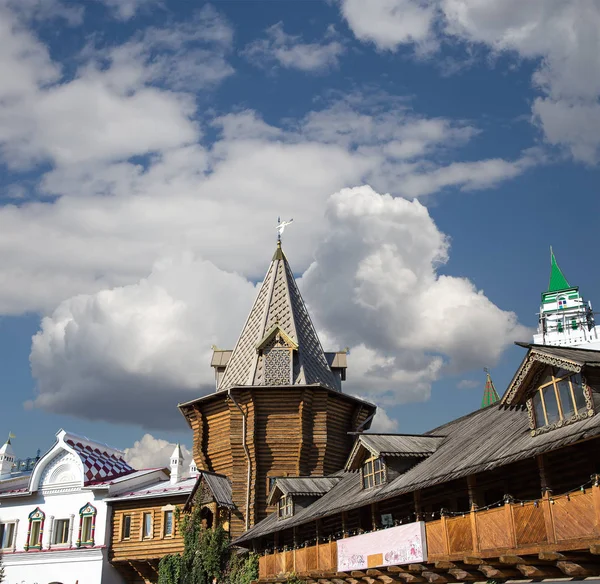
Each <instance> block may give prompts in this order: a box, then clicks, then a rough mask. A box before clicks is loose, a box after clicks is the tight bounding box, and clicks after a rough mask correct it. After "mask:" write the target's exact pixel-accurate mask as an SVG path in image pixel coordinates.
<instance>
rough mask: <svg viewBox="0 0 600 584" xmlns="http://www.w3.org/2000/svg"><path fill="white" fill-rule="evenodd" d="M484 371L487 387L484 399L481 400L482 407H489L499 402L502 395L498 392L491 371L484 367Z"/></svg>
mask: <svg viewBox="0 0 600 584" xmlns="http://www.w3.org/2000/svg"><path fill="white" fill-rule="evenodd" d="M484 371H485V374H486V379H485V388H484V390H483V399H482V400H481V407H482V408H487V407H488V406H491V405H492V404H495V403H496V402H499V401H500V396H499V395H498V392H497V391H496V388H495V387H494V382H493V381H492V376H491V375H490V372H489V371H488V370H487V369H484Z"/></svg>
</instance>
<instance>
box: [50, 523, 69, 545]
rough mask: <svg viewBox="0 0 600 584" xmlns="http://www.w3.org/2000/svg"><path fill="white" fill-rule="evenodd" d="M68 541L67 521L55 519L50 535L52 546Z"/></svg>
mask: <svg viewBox="0 0 600 584" xmlns="http://www.w3.org/2000/svg"><path fill="white" fill-rule="evenodd" d="M68 541H69V520H68V519H55V520H54V533H53V535H52V543H53V544H61V543H68Z"/></svg>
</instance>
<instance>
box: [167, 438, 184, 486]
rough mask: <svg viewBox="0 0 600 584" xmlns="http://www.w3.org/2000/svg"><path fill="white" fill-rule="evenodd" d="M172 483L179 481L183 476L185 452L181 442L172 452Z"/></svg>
mask: <svg viewBox="0 0 600 584" xmlns="http://www.w3.org/2000/svg"><path fill="white" fill-rule="evenodd" d="M170 466H171V484H172V485H174V484H175V483H178V482H179V481H180V480H181V479H182V478H183V454H182V452H181V446H180V445H179V443H177V445H176V446H175V450H173V454H171V464H170Z"/></svg>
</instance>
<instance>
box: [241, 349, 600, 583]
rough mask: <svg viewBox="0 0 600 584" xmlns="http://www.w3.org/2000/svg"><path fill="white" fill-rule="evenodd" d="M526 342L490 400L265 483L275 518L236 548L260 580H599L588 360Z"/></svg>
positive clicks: (595, 443)
mask: <svg viewBox="0 0 600 584" xmlns="http://www.w3.org/2000/svg"><path fill="white" fill-rule="evenodd" d="M524 346H525V347H526V348H527V355H526V356H525V359H524V360H523V362H522V363H521V365H520V366H519V368H518V369H517V371H516V373H515V375H514V378H513V380H512V381H511V383H510V385H509V387H508V389H507V390H506V392H505V393H504V395H503V397H502V399H501V400H500V401H499V402H496V403H494V400H490V402H491V404H490V405H489V406H487V407H484V408H482V409H479V410H477V411H475V412H473V413H471V414H469V415H467V416H464V417H462V418H459V419H457V420H454V421H452V422H450V423H448V424H445V425H443V426H440V427H438V428H435V429H433V430H431V431H430V432H428V433H425V434H423V435H419V436H407V435H385V434H364V433H359V434H357V436H356V441H355V444H354V447H353V449H352V451H351V453H350V454H349V456H348V458H347V460H346V464H345V467H344V469H343V470H341V471H339V472H336V473H333V474H331V475H330V476H329V477H327V478H328V479H329V482H326V481H325V480H318V481H312V482H311V481H306V480H304V479H297V480H295V479H293V478H291V477H288V478H285V479H282V480H277V481H276V483H275V485H274V487H273V490H272V499H273V500H272V501H271V502H272V503H273V504H274V505H275V504H277V507H276V508H277V512H275V513H273V514H271V515H270V516H269V517H267V518H266V519H264V520H262V521H261V522H260V523H258V524H257V525H255V526H254V527H253V528H251V529H250V530H248V531H247V532H246V533H245V534H243V535H242V536H241V537H239V538H238V539H237V540H236V541H235V542H234V543H236V544H238V545H242V546H246V547H249V548H252V549H255V550H257V551H259V552H260V553H261V558H260V579H261V581H263V582H264V581H267V580H269V581H277V580H281V577H282V575H284V574H286V573H289V572H296V573H297V574H299V575H300V576H301V577H303V578H305V579H306V580H308V582H309V583H316V582H319V583H320V584H332V583H333V584H344V583H347V584H357V583H358V582H361V584H362V583H365V584H376V583H377V584H379V583H381V584H391V583H395V582H415V583H417V582H418V583H421V582H423V583H424V582H430V583H437V584H446V583H448V582H465V581H470V582H475V581H486V580H488V579H494V580H507V579H533V580H542V579H555V578H566V577H569V578H578V579H581V578H584V577H589V576H595V577H598V576H599V575H600V476H599V474H598V473H599V472H600V416H599V415H598V411H599V410H598V408H599V407H600V351H593V350H585V349H579V348H566V347H554V346H541V345H524ZM419 529H421V530H422V531H421V532H420V533H419ZM383 530H385V531H383ZM387 530H389V531H387ZM410 530H412V531H410ZM409 532H410V533H412V534H415V533H416V534H417V535H415V536H411V537H413V540H411V542H410V546H412V547H410V549H409V550H408V551H407V552H406V553H405V551H404V550H405V548H406V545H407V542H405V541H403V540H402V538H403V537H404V536H403V535H402V534H403V533H409ZM382 534H384V537H381V535H382ZM415 538H416V539H415ZM415 541H416V542H417V544H416V545H415V544H414V542H415ZM363 542H364V543H363ZM373 542H379V543H377V544H376V545H379V546H380V548H381V549H379V551H377V550H375V552H373V551H369V549H370V548H369V546H373V545H375V544H373ZM392 543H393V545H394V546H396V547H395V548H391V547H389V546H391V545H392ZM353 545H354V548H352V546H353ZM357 545H358V547H357ZM361 546H362V548H361ZM386 546H388V547H386ZM348 549H355V550H356V549H358V550H359V551H358V552H356V553H355V554H354V555H353V556H351V557H350V556H348V555H347V554H346V551H344V550H348ZM340 550H341V551H340ZM386 550H387V551H386ZM342 552H343V553H344V554H346V555H344V557H343V561H341V560H342V559H341V557H338V554H339V553H342ZM411 557H414V558H418V561H415V560H414V559H413V560H411ZM353 562H354V564H353ZM352 565H355V566H361V567H360V568H356V567H354V568H352V567H351V566H352ZM344 566H350V567H349V568H344ZM343 568H344V569H343Z"/></svg>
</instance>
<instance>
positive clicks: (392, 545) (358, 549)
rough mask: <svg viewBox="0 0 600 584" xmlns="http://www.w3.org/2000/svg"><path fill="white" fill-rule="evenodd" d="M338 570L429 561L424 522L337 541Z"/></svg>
mask: <svg viewBox="0 0 600 584" xmlns="http://www.w3.org/2000/svg"><path fill="white" fill-rule="evenodd" d="M337 558H338V571H339V572H347V571H348V570H366V569H367V568H376V567H378V566H395V565H400V564H417V563H419V562H425V561H427V540H426V538H425V523H424V522H423V521H416V522H415V523H407V524H406V525H398V526H397V527H390V528H389V529H381V530H379V531H373V532H372V533H365V534H363V535H357V536H355V537H348V538H346V539H338V541H337Z"/></svg>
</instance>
